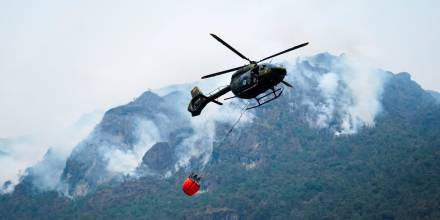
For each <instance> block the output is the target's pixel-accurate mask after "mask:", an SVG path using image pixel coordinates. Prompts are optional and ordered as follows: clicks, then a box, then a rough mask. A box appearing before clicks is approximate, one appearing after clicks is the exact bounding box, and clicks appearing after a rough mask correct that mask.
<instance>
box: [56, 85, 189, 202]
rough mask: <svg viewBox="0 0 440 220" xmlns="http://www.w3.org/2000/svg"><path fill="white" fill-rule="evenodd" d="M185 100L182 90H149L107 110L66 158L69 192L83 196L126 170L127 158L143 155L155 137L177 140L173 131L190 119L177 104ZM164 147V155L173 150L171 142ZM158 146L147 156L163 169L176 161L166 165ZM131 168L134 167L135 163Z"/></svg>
mask: <svg viewBox="0 0 440 220" xmlns="http://www.w3.org/2000/svg"><path fill="white" fill-rule="evenodd" d="M176 100H177V101H176ZM182 100H185V99H184V96H183V95H182V94H181V93H179V92H175V93H171V94H169V95H168V96H164V97H160V96H158V95H156V94H154V93H153V92H150V91H147V92H145V93H144V94H142V95H141V96H140V97H139V98H137V99H136V100H134V101H133V102H130V103H128V104H126V105H123V106H119V107H116V108H113V109H110V110H109V111H107V112H106V113H105V115H104V117H103V119H102V121H101V122H100V123H99V124H98V125H97V126H96V127H95V129H94V130H93V132H92V133H91V134H90V135H89V136H88V137H87V138H86V139H85V140H84V141H82V142H81V143H80V144H79V145H78V146H77V147H76V148H75V149H74V150H73V152H72V154H71V155H70V157H69V158H68V160H67V163H66V166H65V169H64V171H63V174H62V180H63V181H65V182H66V183H67V187H68V190H67V191H68V192H69V194H71V195H73V196H83V195H85V194H86V193H88V192H89V191H90V190H93V189H94V188H96V186H98V185H100V184H103V183H106V182H109V181H111V180H112V179H114V178H119V177H120V176H121V175H125V174H127V173H123V170H119V168H120V167H118V166H119V164H123V163H126V160H128V159H126V160H124V158H127V157H128V158H129V159H131V158H136V157H138V158H139V159H140V158H142V155H143V154H144V153H145V152H146V151H147V150H148V149H149V148H150V147H151V146H154V144H155V143H156V141H159V140H162V139H165V140H167V139H168V140H172V141H173V143H175V142H176V140H174V139H175V136H170V134H172V133H175V132H177V131H179V130H181V129H185V128H186V127H187V126H188V119H187V118H186V117H184V116H183V115H182V114H181V113H180V109H177V108H175V106H174V105H175V104H177V103H179V102H182ZM179 133H180V132H179ZM177 141H178V140H177ZM159 146H163V145H162V144H159ZM165 148H166V149H165V151H166V152H163V155H165V154H167V152H171V151H172V149H171V147H170V146H169V145H166V146H165ZM157 149H160V148H158V147H153V153H151V154H152V156H148V154H147V155H146V156H147V157H148V158H150V157H151V158H152V160H155V162H151V163H150V162H148V164H149V165H151V167H150V168H151V169H153V170H154V171H156V172H161V171H164V170H163V169H164V168H169V167H171V166H173V165H174V164H169V165H167V166H165V165H164V163H165V162H163V161H160V160H162V159H163V160H164V159H166V158H155V156H154V155H155V153H154V152H156V154H160V155H162V151H161V150H157ZM121 158H122V159H121ZM168 159H173V158H172V157H170V158H168ZM131 160H135V159H131ZM139 162H140V161H139ZM144 164H145V163H144ZM129 165H131V164H129ZM121 166H122V165H121ZM134 166H136V165H134ZM122 168H125V167H122ZM122 168H121V169H122ZM156 168H157V169H158V170H155V169H156ZM130 169H131V170H132V171H135V170H136V167H131V168H130ZM137 170H138V171H142V170H139V169H137ZM128 174H133V173H128Z"/></svg>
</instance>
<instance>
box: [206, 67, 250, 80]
mask: <svg viewBox="0 0 440 220" xmlns="http://www.w3.org/2000/svg"><path fill="white" fill-rule="evenodd" d="M245 66H247V65H244V66H239V67H235V68H232V69H228V70H223V71H220V72H217V73H213V74H209V75H206V76H202V79H206V78H209V77H213V76H218V75H221V74H225V73H229V72H232V71H235V70H239V69H241V68H243V67H245Z"/></svg>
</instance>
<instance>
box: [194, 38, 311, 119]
mask: <svg viewBox="0 0 440 220" xmlns="http://www.w3.org/2000/svg"><path fill="white" fill-rule="evenodd" d="M211 36H212V37H214V38H215V39H216V40H218V41H219V42H220V43H222V44H223V45H224V46H226V47H227V48H229V49H230V50H232V51H233V52H234V53H235V54H237V55H238V56H240V57H241V58H243V59H245V60H247V61H249V64H246V65H243V66H239V67H236V68H232V69H228V70H224V71H221V72H217V73H213V74H209V75H206V76H203V77H202V79H206V78H210V77H213V76H218V75H221V74H225V73H229V72H232V71H236V72H235V73H234V74H232V77H231V83H230V84H229V85H228V86H225V87H223V88H222V89H219V90H218V91H216V92H214V93H213V94H210V95H208V96H205V95H204V94H203V93H202V92H201V91H200V90H199V89H198V88H197V87H194V88H193V89H192V90H191V96H192V99H191V101H190V103H189V105H188V111H189V112H191V115H192V116H193V117H194V116H197V115H200V113H201V112H202V109H203V108H204V107H205V106H206V105H207V104H208V103H209V102H214V103H216V104H218V105H222V103H221V102H219V101H217V98H219V97H220V96H222V95H224V94H226V93H228V92H229V91H232V93H233V94H234V96H232V97H229V98H226V99H224V100H227V99H231V98H236V97H238V98H242V99H255V100H256V101H257V103H258V104H257V105H255V106H252V107H249V108H247V109H252V108H256V107H259V106H262V105H264V104H266V103H268V102H270V101H273V100H275V99H277V98H278V97H280V96H281V94H282V92H283V88H275V86H276V85H278V84H279V83H283V84H284V85H286V86H288V87H292V85H290V84H289V83H287V82H286V81H284V80H283V79H284V77H285V76H286V69H285V68H283V67H281V66H276V65H273V64H270V63H262V64H259V63H261V62H263V61H265V60H268V59H271V58H273V57H276V56H278V55H281V54H284V53H287V52H289V51H292V50H295V49H298V48H300V47H304V46H306V45H307V44H309V43H308V42H307V43H303V44H300V45H297V46H294V47H291V48H289V49H287V50H284V51H281V52H279V53H276V54H273V55H271V56H268V57H266V58H264V59H261V60H259V61H252V60H250V59H249V58H247V57H245V56H244V55H243V54H241V53H240V52H238V51H237V50H235V49H234V48H233V47H232V46H230V45H229V44H228V43H226V42H225V41H223V40H222V39H221V38H220V37H218V36H217V35H215V34H211ZM269 89H270V90H271V91H270V92H268V93H265V92H266V91H267V90H269ZM263 93H265V94H263ZM260 94H263V95H261V96H259V95H260ZM268 96H272V97H269V98H266V97H268Z"/></svg>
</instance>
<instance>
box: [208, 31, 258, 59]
mask: <svg viewBox="0 0 440 220" xmlns="http://www.w3.org/2000/svg"><path fill="white" fill-rule="evenodd" d="M210 35H211V36H212V37H213V38H215V39H216V40H218V41H219V42H220V43H221V44H223V45H225V46H226V47H227V48H229V49H230V50H232V51H233V52H234V53H235V54H237V55H238V56H240V57H241V58H243V59H245V60H247V61H249V62H251V60H250V59H249V58H247V57H245V56H244V55H243V54H241V53H240V52H238V51H237V50H236V49H234V48H233V47H232V46H231V45H229V44H228V43H226V42H225V41H223V40H222V39H221V38H220V37H218V36H217V35H215V34H210Z"/></svg>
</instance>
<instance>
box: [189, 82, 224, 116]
mask: <svg viewBox="0 0 440 220" xmlns="http://www.w3.org/2000/svg"><path fill="white" fill-rule="evenodd" d="M229 91H231V88H230V87H229V86H227V87H225V88H223V89H221V90H220V91H218V92H216V93H214V94H212V95H210V96H205V95H204V94H203V93H202V92H201V91H200V89H199V88H198V87H197V86H196V87H194V88H193V89H192V90H191V96H192V99H191V101H190V102H189V105H188V111H189V112H190V113H191V115H192V116H193V117H194V116H198V115H200V113H201V112H202V110H203V108H205V106H206V105H207V104H208V103H209V102H214V103H216V104H218V105H222V103H221V102H219V101H217V100H216V99H217V98H219V97H220V96H222V95H224V94H226V93H228V92H229Z"/></svg>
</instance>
